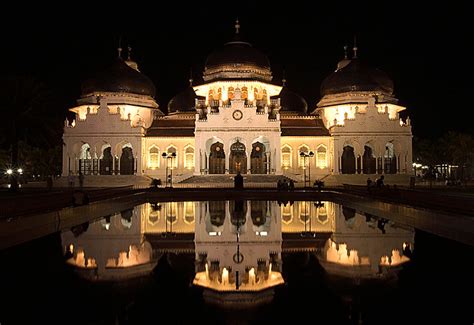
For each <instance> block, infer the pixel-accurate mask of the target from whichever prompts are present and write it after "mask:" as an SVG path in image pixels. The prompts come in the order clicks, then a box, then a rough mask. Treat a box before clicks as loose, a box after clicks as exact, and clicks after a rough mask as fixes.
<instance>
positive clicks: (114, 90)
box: [63, 23, 412, 182]
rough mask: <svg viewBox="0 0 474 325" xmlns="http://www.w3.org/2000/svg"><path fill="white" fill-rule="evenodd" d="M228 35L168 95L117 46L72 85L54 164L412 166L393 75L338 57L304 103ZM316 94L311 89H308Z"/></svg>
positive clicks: (261, 168)
mask: <svg viewBox="0 0 474 325" xmlns="http://www.w3.org/2000/svg"><path fill="white" fill-rule="evenodd" d="M239 29H240V25H239V24H238V23H236V32H235V35H234V38H233V39H232V40H231V41H230V42H228V43H226V44H224V45H223V46H222V47H220V48H218V49H216V50H215V51H214V52H212V53H211V54H210V55H209V56H208V58H207V60H206V62H205V68H204V72H203V80H204V82H203V83H202V84H196V85H195V84H193V82H192V80H190V83H189V87H188V88H186V89H185V90H183V91H182V92H180V93H179V94H177V95H176V96H175V97H173V98H172V99H171V101H170V102H169V103H168V107H167V108H168V109H167V112H166V114H165V113H164V112H163V110H161V109H160V107H159V105H158V103H157V102H156V101H155V99H154V96H155V86H154V84H153V83H152V82H151V80H150V79H149V78H148V77H146V76H145V75H144V74H143V73H142V72H141V71H140V70H139V67H138V64H137V63H136V62H134V61H133V60H132V59H131V57H130V49H129V55H128V58H127V59H123V58H122V53H121V49H119V56H118V58H117V59H116V60H115V62H114V63H113V64H112V65H111V66H110V67H109V68H108V69H107V70H104V71H103V72H102V73H99V74H97V75H96V76H95V77H94V78H92V79H90V80H87V81H85V82H84V83H83V85H82V95H81V97H80V98H79V99H78V101H77V105H76V106H75V107H73V108H71V109H70V111H72V112H74V113H75V116H76V118H75V120H74V121H72V122H71V121H66V123H65V129H64V136H63V139H64V150H63V176H67V175H70V174H73V175H78V174H79V173H82V174H84V175H139V176H149V177H152V178H162V179H163V178H166V177H167V176H168V177H169V173H170V172H171V173H173V177H174V179H175V182H176V181H179V180H185V179H188V178H190V177H199V176H202V175H206V176H207V175H216V174H217V175H218V174H236V173H242V174H258V175H287V176H288V177H290V178H294V179H301V176H302V175H304V174H305V170H306V169H309V170H310V172H311V175H312V179H320V178H323V177H325V176H328V175H342V174H366V175H365V176H364V177H366V176H367V174H368V175H370V174H405V175H408V174H411V173H412V133H411V126H410V120H409V119H407V120H406V121H403V120H402V119H401V118H400V117H399V113H400V112H401V111H403V110H405V107H403V106H400V105H398V100H397V98H396V97H395V95H394V85H393V82H392V80H391V79H390V78H389V77H388V76H387V74H386V73H384V72H383V71H381V70H379V69H376V68H373V67H371V66H370V65H368V64H367V63H366V62H364V61H363V60H361V59H359V58H358V57H357V47H356V46H354V49H353V50H354V54H353V56H352V58H350V59H349V58H348V57H347V54H346V56H345V58H344V59H343V60H341V61H339V62H338V64H337V68H336V70H335V71H334V72H333V73H331V74H330V75H329V76H328V77H327V78H326V79H325V80H324V81H323V82H322V85H321V88H320V96H321V99H320V101H319V102H318V104H317V107H315V108H311V109H309V108H308V105H307V103H306V101H305V99H304V98H302V97H301V96H299V95H298V94H297V93H295V92H294V91H292V90H290V89H289V88H288V87H287V85H286V81H285V80H283V83H282V84H276V83H274V82H272V78H273V77H272V70H271V67H270V62H269V60H268V58H267V57H266V56H265V55H264V54H263V53H262V52H261V51H259V50H258V49H256V48H255V47H253V46H252V45H251V44H250V43H248V42H246V41H245V40H244V39H243V38H242V37H241V34H240V33H239ZM314 95H315V97H316V96H317V92H315V94H314Z"/></svg>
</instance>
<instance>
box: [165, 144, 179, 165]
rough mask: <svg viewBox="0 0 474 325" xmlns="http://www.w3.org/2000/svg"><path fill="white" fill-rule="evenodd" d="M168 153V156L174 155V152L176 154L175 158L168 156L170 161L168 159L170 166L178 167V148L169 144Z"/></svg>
mask: <svg viewBox="0 0 474 325" xmlns="http://www.w3.org/2000/svg"><path fill="white" fill-rule="evenodd" d="M166 153H167V154H168V157H169V156H170V155H172V154H173V153H174V154H176V156H175V157H174V158H168V159H170V161H168V167H169V168H178V150H176V147H174V146H169V147H168V149H166Z"/></svg>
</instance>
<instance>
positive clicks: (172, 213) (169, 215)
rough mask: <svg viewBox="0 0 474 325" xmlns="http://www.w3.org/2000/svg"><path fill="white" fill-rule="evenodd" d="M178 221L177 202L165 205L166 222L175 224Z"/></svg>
mask: <svg viewBox="0 0 474 325" xmlns="http://www.w3.org/2000/svg"><path fill="white" fill-rule="evenodd" d="M177 221H178V202H168V203H166V222H167V223H168V225H169V224H175V223H176V222H177Z"/></svg>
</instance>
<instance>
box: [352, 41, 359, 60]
mask: <svg viewBox="0 0 474 325" xmlns="http://www.w3.org/2000/svg"><path fill="white" fill-rule="evenodd" d="M357 50H358V48H357V37H356V36H355V35H354V47H353V48H352V51H354V56H353V57H352V58H353V59H357Z"/></svg>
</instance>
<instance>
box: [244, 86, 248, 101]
mask: <svg viewBox="0 0 474 325" xmlns="http://www.w3.org/2000/svg"><path fill="white" fill-rule="evenodd" d="M248 97H249V91H248V88H247V87H242V99H247V98H248Z"/></svg>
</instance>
